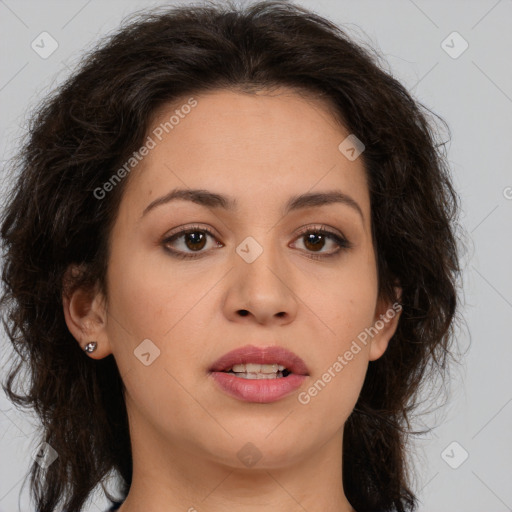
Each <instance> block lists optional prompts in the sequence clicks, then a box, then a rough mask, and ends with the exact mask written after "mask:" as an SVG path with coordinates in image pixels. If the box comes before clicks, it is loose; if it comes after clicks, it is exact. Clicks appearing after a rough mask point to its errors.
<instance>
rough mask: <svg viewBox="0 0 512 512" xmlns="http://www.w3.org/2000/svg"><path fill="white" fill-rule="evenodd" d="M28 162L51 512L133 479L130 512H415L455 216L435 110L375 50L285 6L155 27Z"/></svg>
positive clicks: (64, 105)
mask: <svg viewBox="0 0 512 512" xmlns="http://www.w3.org/2000/svg"><path fill="white" fill-rule="evenodd" d="M17 170H18V172H19V174H18V178H17V182H16V184H15V187H14V188H13V194H12V196H11V197H9V199H8V201H7V204H6V206H5V210H4V214H3V219H2V231H1V233H2V238H3V241H4V246H5V266H4V270H3V282H4V286H5V292H4V296H3V305H4V308H5V313H4V322H5V325H6V326H7V328H8V334H9V337H10V339H11V341H12V343H13V345H14V347H15V348H16V349H17V351H18V353H19V354H20V355H21V356H22V359H21V361H20V363H19V365H13V367H12V369H11V372H10V374H9V377H8V379H7V381H6V385H7V388H6V390H7V392H8V394H9V397H10V398H11V400H13V402H15V403H18V404H26V405H27V406H31V407H34V408H35V410H36V411H37V413H38V414H39V416H40V418H41V421H42V429H43V430H42V436H41V441H43V442H44V443H45V444H43V445H42V452H41V459H43V460H44V463H41V462H35V463H34V464H33V466H32V468H31V488H32V494H33V497H34V499H35V502H36V507H37V510H38V511H40V512H50V511H53V510H55V508H56V507H57V506H58V505H61V506H63V508H64V510H66V511H69V512H75V511H80V510H82V509H83V507H84V504H85V502H86V500H87V498H88V496H89V494H90V493H91V491H92V490H93V489H94V488H95V486H96V485H97V484H98V483H101V482H102V481H103V479H104V478H105V477H106V476H107V474H109V473H110V472H111V471H114V472H116V473H117V474H119V475H120V476H121V477H122V486H121V490H120V492H121V495H122V497H121V500H120V501H118V502H117V505H114V508H112V510H114V509H116V506H119V505H120V507H119V510H120V511H121V512H134V511H136V510H166V511H174V510H176V511H177V510H189V511H194V510H198V511H201V510H208V511H214V512H215V511H218V510H226V508H227V507H228V506H233V505H234V506H235V507H236V510H238V511H249V510H250V511H254V510H258V511H266V510H286V511H294V510H309V511H314V510H324V511H344V512H345V511H346V512H348V511H355V510H356V511H359V512H362V511H408V510H414V508H415V504H416V497H415V495H414V492H413V491H412V489H411V487H410V477H411V473H410V471H409V470H408V469H407V464H406V451H405V446H406V441H407V435H408V426H409V419H410V413H411V411H412V410H413V409H414V406H415V404H416V402H417V392H418V389H419V386H420V384H422V383H424V382H425V381H426V380H427V379H429V378H431V377H432V375H433V372H434V371H436V372H438V371H443V370H444V369H445V368H446V363H447V356H448V355H450V351H449V349H450V345H451V343H452V342H453V339H452V338H453V327H454V320H455V318H456V310H457V304H458V302H457V294H456V285H457V278H458V277H459V273H460V269H459V264H458V251H457V244H456V236H455V220H456V214H457V212H458V204H457V195H456V193H455V191H454V189H453V187H452V184H451V180H450V176H449V172H448V166H447V164H446V160H445V157H444V155H443V154H442V152H441V151H440V149H439V142H438V141H437V140H436V137H435V134H434V131H433V125H432V124H431V123H430V121H429V116H428V111H427V110H426V109H425V108H424V107H422V106H421V105H420V104H418V103H417V102H415V101H414V100H413V99H412V98H411V96H410V95H409V94H408V93H407V91H406V90H405V88H404V87H403V86H402V85H401V84H400V83H398V82H397V81H396V80H395V79H393V78H392V77H391V76H390V75H389V74H387V73H385V72H384V71H382V70H381V69H380V68H379V67H378V65H377V61H376V59H375V58H374V57H373V56H372V55H371V54H370V53H369V52H368V51H366V50H363V49H362V48H361V47H360V46H358V45H356V44H355V43H354V42H352V41H351V40H350V39H349V38H348V37H347V36H346V34H345V33H344V32H343V31H342V30H341V29H339V28H337V27H336V26H335V25H333V24H332V23H330V22H329V21H327V20H325V19H323V18H321V17H319V16H317V15H315V14H313V13H311V12H309V11H307V10H306V9H303V8H300V7H297V6H294V5H291V4H289V3H287V2H261V3H257V4H253V5H249V6H247V7H246V8H243V9H242V8H235V7H233V6H231V5H228V6H226V5H224V6H222V5H219V6H212V5H209V6H202V7H199V6H193V7H180V8H174V9H168V10H165V11H160V12H154V13H150V14H146V15H140V16H139V17H137V18H136V19H135V20H134V21H132V22H131V23H130V24H128V25H126V26H124V27H123V28H122V29H121V30H120V31H119V33H117V34H115V35H114V36H113V37H112V38H110V39H109V40H108V41H105V42H104V43H103V45H102V46H101V47H99V48H98V49H97V50H95V51H94V52H93V53H91V55H89V56H88V57H87V59H86V60H85V61H84V62H83V64H82V66H81V68H80V70H79V71H78V72H77V73H76V74H74V75H73V76H71V77H70V78H69V79H68V81H67V82H66V83H65V84H64V85H62V86H61V87H60V89H59V90H58V91H56V93H55V94H54V95H53V96H52V97H51V98H48V99H47V100H46V101H45V103H44V104H43V105H42V107H41V109H40V110H39V111H38V112H37V115H35V117H34V121H33V124H32V129H31V132H30V138H29V141H28V142H27V144H26V146H25V147H24V149H23V151H22V152H21V153H20V158H19V159H18V160H17ZM24 367H25V368H26V369H28V371H29V374H30V384H31V386H30V389H29V390H28V392H27V393H26V394H24V395H20V394H18V393H16V392H15V387H14V379H15V377H16V376H17V375H18V374H19V373H20V370H21V369H22V368H24ZM109 498H110V499H113V498H111V497H110V495H109Z"/></svg>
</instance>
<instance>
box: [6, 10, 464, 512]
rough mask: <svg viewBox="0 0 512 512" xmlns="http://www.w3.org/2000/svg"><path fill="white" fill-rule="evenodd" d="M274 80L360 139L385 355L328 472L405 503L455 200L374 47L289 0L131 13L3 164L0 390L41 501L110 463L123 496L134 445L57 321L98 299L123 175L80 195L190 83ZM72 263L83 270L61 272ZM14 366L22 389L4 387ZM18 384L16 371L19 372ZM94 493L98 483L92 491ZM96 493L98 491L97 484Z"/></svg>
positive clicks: (75, 511)
mask: <svg viewBox="0 0 512 512" xmlns="http://www.w3.org/2000/svg"><path fill="white" fill-rule="evenodd" d="M280 86H286V87H290V88H293V89H294V90H296V91H299V92H305V93H308V94H310V95H311V94H313V95H314V97H318V98H321V99H323V100H324V101H326V102H328V103H329V105H330V106H331V109H332V115H333V116H334V118H336V119H337V120H338V121H339V122H340V123H341V124H342V125H343V126H344V127H346V128H347V129H348V130H349V131H350V133H354V134H356V136H357V137H358V138H359V139H360V140H361V141H362V142H363V143H364V145H365V148H366V149H365V151H364V153H363V154H362V158H363V163H364V167H365V172H366V175H367V182H368V186H369V192H370V199H371V223H372V235H373V243H374V247H375V251H376V255H377V266H378V268H377V270H378V293H379V297H382V298H386V299H388V300H390V301H395V300H397V297H396V296H395V288H394V287H395V285H396V284H397V283H399V285H400V287H401V288H402V296H401V297H400V303H401V304H402V307H403V310H402V314H401V318H400V321H399V325H398V328H397V330H396V332H395V334H394V336H393V337H392V339H391V341H390V343H389V346H388V348H387V350H386V352H385V353H384V355H383V356H382V357H381V358H380V359H378V360H376V361H373V362H370V364H369V368H368V371H367V374H366V379H365V382H364V385H363V388H362V391H361V394H360V397H359V399H358V401H357V404H356V407H355V409H354V411H353V412H352V414H351V415H350V417H349V418H348V420H347V422H346V424H345V427H344V438H343V485H344V489H345V493H346V496H347V498H348V500H349V501H350V503H351V504H352V505H353V507H354V508H355V509H356V510H358V511H361V512H362V511H365V512H369V511H379V512H383V511H397V512H404V511H409V510H414V509H415V507H416V502H417V498H416V497H415V495H414V493H413V492H412V490H411V483H410V472H409V471H408V469H407V468H408V464H406V451H405V444H406V441H407V436H408V435H409V434H410V430H411V427H410V421H409V420H410V413H411V411H413V410H416V409H415V406H416V405H417V403H418V400H419V399H418V394H419V390H420V387H421V386H420V385H421V384H422V383H423V382H424V381H425V380H426V379H428V378H429V377H432V376H433V375H434V374H435V373H440V374H442V375H445V374H446V370H447V369H448V362H449V361H448V359H449V356H451V355H452V354H453V351H452V348H453V347H452V345H453V343H454V340H455V335H454V325H455V320H456V319H457V312H458V304H459V302H458V297H457V284H458V283H457V281H458V277H459V275H460V273H461V271H460V268H459V258H460V254H459V248H458V246H457V233H456V227H457V226H458V224H457V223H456V220H457V216H458V212H459V204H458V201H459V199H458V196H457V194H456V192H455V190H454V188H453V185H452V184H451V179H450V173H449V167H448V164H447V159H446V154H445V153H446V152H445V147H446V142H442V141H441V139H440V136H439V133H440V130H439V129H438V128H436V122H437V121H438V120H439V119H438V118H437V117H434V115H433V114H432V113H431V112H430V111H429V110H428V109H427V108H426V107H424V106H423V105H422V104H421V103H419V102H417V101H416V100H414V99H413V98H412V97H411V95H410V94H409V93H408V92H407V90H406V89H405V88H404V86H403V85H401V84H400V83H399V82H398V81H397V80H396V79H395V78H393V77H392V76H391V74H390V73H389V72H388V71H385V70H384V69H383V66H382V63H381V61H380V58H379V57H378V55H377V54H376V53H375V52H374V51H373V50H371V49H367V48H366V47H365V46H363V45H361V44H356V43H355V42H353V40H352V39H351V38H350V37H349V36H348V35H347V34H346V33H345V32H344V30H343V29H341V28H339V27H337V26H336V25H334V24H333V23H332V22H330V21H328V20H326V19H324V18H322V17H320V16H318V15H316V14H314V13H312V12H311V11H309V10H307V9H305V8H303V7H299V6H297V5H293V4H291V3H289V2H286V1H271V2H258V3H255V4H249V5H247V6H245V7H243V8H242V7H239V6H234V5H232V4H231V3H226V2H223V3H222V5H220V4H219V5H214V4H201V5H198V4H196V5H188V6H179V7H173V8H169V7H166V8H165V9H163V10H162V8H160V9H156V10H152V11H146V12H138V13H136V14H135V16H134V17H132V18H130V19H128V21H127V22H125V23H124V25H123V26H122V27H121V29H120V30H119V31H118V32H117V33H115V34H113V35H111V36H109V37H108V38H107V39H106V40H104V41H102V42H101V43H100V44H99V46H98V47H96V48H94V49H92V50H91V51H90V52H89V53H88V54H87V55H86V56H85V57H84V59H83V61H82V62H81V64H80V66H79V69H78V70H77V71H76V72H74V73H72V75H71V76H70V77H69V78H68V79H67V80H66V81H65V82H64V83H63V84H62V85H61V86H59V87H58V88H57V89H56V90H55V91H53V93H52V94H51V95H50V96H48V97H47V98H46V99H45V100H44V101H43V102H42V104H41V105H40V106H39V107H38V108H37V110H36V111H35V113H34V114H33V115H32V117H31V121H30V127H29V130H28V131H27V135H26V136H27V139H26V142H25V143H24V145H23V148H22V150H21V151H20V152H19V153H18V155H17V156H16V157H15V158H14V159H13V160H12V162H11V169H12V171H14V172H15V173H16V174H15V176H13V180H14V181H13V183H14V185H13V188H12V193H11V194H10V195H8V196H7V198H6V201H5V203H6V204H5V205H4V210H3V212H2V219H1V222H2V224H1V237H2V241H3V250H4V258H5V259H4V263H5V264H4V267H3V272H2V280H3V284H4V290H3V295H2V298H1V305H2V314H3V325H4V327H5V329H6V332H7V334H8V337H9V339H10V341H11V342H12V344H13V346H14V349H15V351H16V353H17V356H16V354H14V353H13V358H14V360H15V362H14V363H13V364H12V367H11V368H10V371H9V373H8V375H7V377H6V379H5V381H4V384H3V388H4V391H5V392H6V393H7V394H8V397H9V398H10V400H11V401H12V402H13V403H15V404H17V405H18V406H23V407H27V408H33V409H34V410H35V411H36V413H37V415H38V416H39V418H40V420H41V424H42V432H41V441H44V442H46V443H48V444H50V445H51V446H52V447H53V449H55V450H56V451H57V453H58V456H59V458H58V463H54V464H51V465H50V466H49V467H48V468H47V469H46V470H45V471H43V470H42V469H41V467H40V466H39V464H37V463H35V462H34V464H33V465H32V466H31V472H30V475H31V481H30V484H31V493H32V496H33V498H34V499H35V503H36V508H37V510H38V511H39V512H53V511H54V510H55V509H56V507H57V505H58V504H59V503H62V506H63V507H64V509H65V510H67V511H68V512H79V511H80V510H82V507H83V506H84V503H85V502H86V500H87V498H88V496H89V494H90V493H91V492H92V490H93V489H94V488H95V486H97V485H98V484H102V486H103V481H104V479H105V477H106V476H107V475H108V474H109V473H110V472H114V473H115V474H117V475H120V476H121V477H122V480H123V481H124V482H122V483H123V485H122V489H121V492H122V494H124V495H125V496H126V494H127V492H128V490H129V488H130V485H131V478H132V458H131V447H130V436H129V430H128V419H127V414H126V407H125V402H124V385H123V381H122V378H121V376H120V374H119V371H118V368H117V366H116V363H115V360H114V358H113V356H112V355H110V356H108V357H106V358H104V359H102V360H93V359H91V358H88V357H84V353H83V352H82V350H81V349H80V347H79V345H78V344H77V343H76V341H75V340H74V338H73V337H72V335H71V333H70V332H69V330H68V328H67V326H66V323H65V319H64V314H63V300H62V296H63V294H64V293H69V292H70V291H71V290H73V289H75V288H76V287H79V286H91V287H93V286H98V287H100V289H101V290H102V291H103V292H104V294H105V296H107V297H108V290H107V288H106V280H105V277H106V270H107V262H108V255H109V234H110V232H111V228H112V226H113V224H114V222H115V220H116V213H117V210H118V206H119V203H120V199H121V197H122V194H123V190H124V187H125V186H126V183H127V180H129V176H127V177H126V178H124V179H123V180H121V182H120V183H119V184H117V186H115V187H114V189H113V190H112V192H111V193H109V194H106V195H105V197H104V198H103V199H101V200H98V198H97V197H96V195H95V193H94V191H95V190H96V189H97V188H98V187H100V186H102V184H104V183H105V182H107V181H108V180H109V178H110V177H111V176H112V175H113V172H114V171H115V170H116V169H119V166H120V165H122V163H123V162H125V161H126V160H127V158H129V156H130V155H131V154H132V153H133V151H135V150H136V149H138V148H140V146H141V145H142V144H143V141H144V140H145V137H146V135H147V130H148V126H149V123H150V121H151V118H152V115H153V114H154V113H155V112H156V111H157V109H158V108H159V107H162V106H163V105H164V104H167V103H169V102H175V101H178V100H179V99H181V98H184V97H188V96H190V95H191V94H199V93H201V92H205V91H213V90H219V89H230V90H234V91H241V92H247V93H250V92H254V91H257V90H270V89H273V88H277V87H280ZM73 264H76V265H77V266H79V268H80V269H81V272H80V273H78V274H75V275H74V276H73V277H72V278H68V279H66V275H67V274H66V270H67V269H68V268H70V266H71V265H73ZM22 370H25V371H26V374H27V375H26V379H27V380H26V381H25V384H27V382H28V388H27V390H26V392H25V393H23V394H18V393H17V392H16V391H15V382H16V379H17V378H20V379H21V376H22ZM21 380H23V379H21ZM103 488H104V489H105V487H103ZM109 497H110V495H109Z"/></svg>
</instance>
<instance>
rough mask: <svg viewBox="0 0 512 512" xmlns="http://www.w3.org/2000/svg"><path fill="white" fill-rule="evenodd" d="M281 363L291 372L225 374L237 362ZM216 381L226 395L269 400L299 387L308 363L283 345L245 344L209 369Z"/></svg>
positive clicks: (241, 398) (253, 399)
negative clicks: (253, 375)
mask: <svg viewBox="0 0 512 512" xmlns="http://www.w3.org/2000/svg"><path fill="white" fill-rule="evenodd" d="M246 363H256V364H272V363H276V364H280V365H283V366H284V367H286V369H287V370H288V371H290V372H291V373H290V374H289V375H288V376H286V377H281V378H276V379H254V380H252V379H244V378H242V377H237V376H236V375H233V374H229V373H226V370H229V369H230V368H231V367H232V366H233V365H235V364H246ZM209 372H210V375H211V376H212V378H213V380H214V381H215V382H216V383H217V384H218V385H219V387H220V388H221V390H222V391H224V392H225V393H226V394H228V395H230V396H232V397H234V398H237V399H239V400H242V401H245V402H256V403H270V402H275V401H277V400H280V399H281V398H284V397H285V396H287V395H289V394H290V393H292V392H293V391H295V390H296V389H297V388H299V387H300V386H301V385H302V383H303V382H304V380H305V379H306V377H307V376H308V375H309V372H308V368H307V366H306V363H304V361H303V360H302V359H301V358H300V357H299V356H298V355H296V354H294V353H293V352H291V351H289V350H287V349H285V348H283V347H275V346H272V347H256V346H254V345H246V346H244V347H240V348H237V349H235V350H232V351H231V352H228V353H227V354H225V355H223V356H222V357H220V358H219V359H218V360H217V361H215V363H213V365H212V366H211V367H210V369H209Z"/></svg>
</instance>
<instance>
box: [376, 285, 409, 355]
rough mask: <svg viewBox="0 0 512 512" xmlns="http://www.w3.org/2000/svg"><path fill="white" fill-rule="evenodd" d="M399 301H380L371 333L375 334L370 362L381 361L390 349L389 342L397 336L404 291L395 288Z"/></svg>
mask: <svg viewBox="0 0 512 512" xmlns="http://www.w3.org/2000/svg"><path fill="white" fill-rule="evenodd" d="M395 293H396V297H397V298H398V300H397V301H395V302H394V303H391V302H389V301H384V300H382V299H379V301H378V302H377V308H376V311H375V318H374V322H373V325H372V329H371V332H372V333H373V334H374V335H373V337H372V340H371V345H370V352H369V360H370V361H375V360H376V359H379V357H381V356H382V355H383V354H384V352H385V351H386V349H387V348H388V345H389V341H390V340H391V338H392V337H393V334H395V332H396V329H397V327H398V322H399V320H400V314H401V312H402V309H403V308H402V305H401V304H400V302H399V301H400V299H401V297H402V289H401V288H399V287H395Z"/></svg>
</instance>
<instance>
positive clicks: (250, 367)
mask: <svg viewBox="0 0 512 512" xmlns="http://www.w3.org/2000/svg"><path fill="white" fill-rule="evenodd" d="M231 370H232V371H233V372H235V373H244V372H249V373H265V374H271V373H277V372H278V371H283V370H284V366H282V365H278V364H277V363H274V364H258V363H246V364H235V365H233V367H232V368H231Z"/></svg>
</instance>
